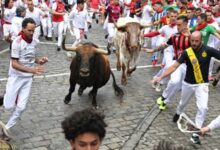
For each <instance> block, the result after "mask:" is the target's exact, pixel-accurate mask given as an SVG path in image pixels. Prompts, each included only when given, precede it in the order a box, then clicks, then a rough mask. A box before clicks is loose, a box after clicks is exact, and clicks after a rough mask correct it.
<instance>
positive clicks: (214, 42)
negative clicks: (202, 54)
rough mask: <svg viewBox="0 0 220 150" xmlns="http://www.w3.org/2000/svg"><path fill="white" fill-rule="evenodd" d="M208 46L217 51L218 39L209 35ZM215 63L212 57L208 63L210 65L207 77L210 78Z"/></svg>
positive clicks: (219, 44)
mask: <svg viewBox="0 0 220 150" xmlns="http://www.w3.org/2000/svg"><path fill="white" fill-rule="evenodd" d="M208 46H210V47H213V48H215V49H217V50H218V49H219V48H220V41H219V39H218V38H216V37H215V36H213V35H211V37H210V38H209V41H208ZM215 61H216V59H215V58H213V57H212V58H211V61H210V65H209V76H212V72H213V67H214V63H215Z"/></svg>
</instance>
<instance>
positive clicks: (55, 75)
mask: <svg viewBox="0 0 220 150" xmlns="http://www.w3.org/2000/svg"><path fill="white" fill-rule="evenodd" d="M159 66H160V64H158V65H156V66H155V67H159ZM142 68H153V66H152V65H145V66H137V69H142ZM116 70H117V69H116V68H112V71H116ZM67 75H70V72H65V73H57V74H49V75H39V76H34V78H35V79H43V78H52V77H61V76H67ZM7 80H8V78H1V79H0V81H7Z"/></svg>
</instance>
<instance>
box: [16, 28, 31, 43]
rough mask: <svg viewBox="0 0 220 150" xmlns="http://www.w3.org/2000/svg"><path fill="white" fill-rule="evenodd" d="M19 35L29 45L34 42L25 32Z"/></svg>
mask: <svg viewBox="0 0 220 150" xmlns="http://www.w3.org/2000/svg"><path fill="white" fill-rule="evenodd" d="M18 35H21V38H22V39H23V40H25V41H26V42H27V43H31V42H32V38H31V39H29V38H28V37H27V36H26V35H25V34H24V32H23V31H21V32H19V33H18Z"/></svg>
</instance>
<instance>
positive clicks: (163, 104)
mask: <svg viewBox="0 0 220 150" xmlns="http://www.w3.org/2000/svg"><path fill="white" fill-rule="evenodd" d="M159 109H160V110H165V109H166V103H164V101H162V104H160V106H159Z"/></svg>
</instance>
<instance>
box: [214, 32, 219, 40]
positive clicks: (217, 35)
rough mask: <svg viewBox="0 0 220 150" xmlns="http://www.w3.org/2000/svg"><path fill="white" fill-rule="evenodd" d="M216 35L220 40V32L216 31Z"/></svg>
mask: <svg viewBox="0 0 220 150" xmlns="http://www.w3.org/2000/svg"><path fill="white" fill-rule="evenodd" d="M215 36H216V37H217V38H218V39H219V40H220V34H219V33H218V32H216V33H215Z"/></svg>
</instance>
